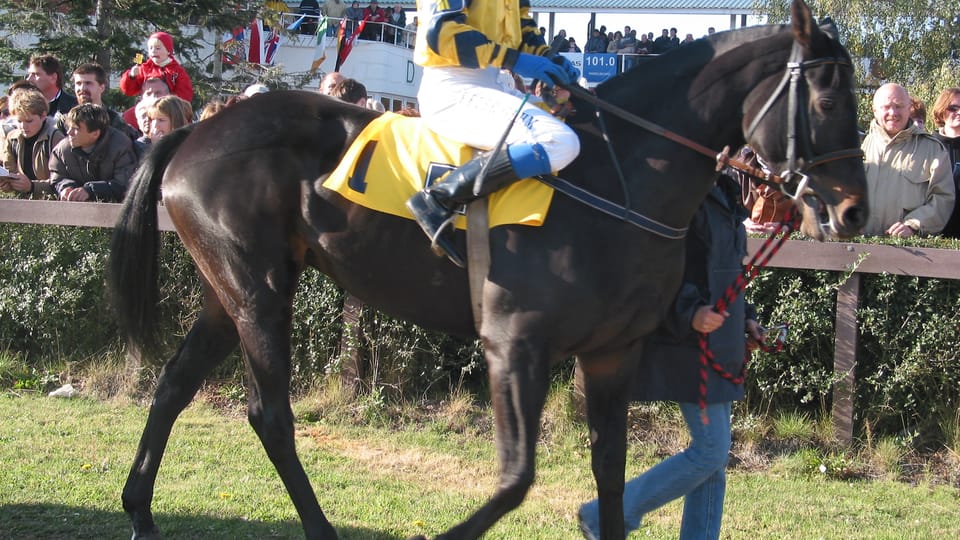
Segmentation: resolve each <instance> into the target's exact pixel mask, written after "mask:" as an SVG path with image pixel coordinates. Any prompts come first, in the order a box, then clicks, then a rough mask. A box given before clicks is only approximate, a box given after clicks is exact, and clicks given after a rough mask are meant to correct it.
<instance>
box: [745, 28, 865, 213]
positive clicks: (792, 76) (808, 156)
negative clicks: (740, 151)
mask: <svg viewBox="0 0 960 540" xmlns="http://www.w3.org/2000/svg"><path fill="white" fill-rule="evenodd" d="M802 56H803V54H802V48H801V46H800V44H799V43H798V42H796V41H795V42H794V43H793V50H792V51H791V53H790V60H788V61H787V69H786V71H785V72H784V74H783V78H782V79H780V84H778V85H777V89H776V90H774V92H773V94H771V95H770V97H769V98H768V99H767V102H766V103H765V104H764V105H763V107H762V108H761V109H760V112H759V113H758V114H757V116H755V117H754V119H753V122H751V123H750V127H749V128H748V129H747V133H746V137H745V138H746V140H747V141H749V140H750V139H751V138H752V137H753V134H754V132H755V131H756V130H757V128H758V127H759V126H760V122H761V121H762V120H763V118H764V117H765V116H766V114H767V113H768V112H769V111H770V109H771V108H772V107H773V104H774V103H775V102H776V101H777V100H778V99H780V96H781V95H783V93H784V92H788V93H787V108H788V111H787V169H786V170H785V171H783V172H782V173H780V175H779V176H777V175H761V176H759V177H758V178H759V179H760V180H761V181H764V182H769V183H773V184H780V190H781V191H783V193H784V194H785V195H787V196H788V197H790V198H793V199H795V198H797V197H799V196H801V195H803V193H804V192H805V191H806V190H807V189H809V185H808V184H809V182H810V178H809V176H807V174H806V173H807V171H809V170H810V169H812V168H814V167H816V166H818V165H823V164H825V163H829V162H831V161H837V160H840V159H852V158H857V159H863V150H861V149H860V148H846V149H843V150H836V151H834V152H828V153H826V154H821V155H819V156H813V155H812V154H813V149H812V148H813V144H812V142H811V140H810V130H809V127H810V115H809V113H808V111H807V108H806V107H801V104H802V103H804V102H805V99H801V98H805V97H806V96H807V94H808V86H807V83H806V81H807V78H806V76H805V75H804V71H806V70H809V69H814V68H818V67H821V66H825V65H835V66H840V67H849V68H851V69H853V66H852V65H851V64H850V62H849V61H848V60H846V59H845V58H842V57H839V56H833V57H824V58H814V59H812V60H803V59H802ZM801 81H803V84H800V82H801ZM788 88H789V90H787V89H788ZM799 137H802V139H800V142H801V152H802V154H800V155H798V153H797V139H798V138H799ZM801 158H802V159H803V166H802V167H798V166H797V162H798V161H799V160H800V159H801ZM745 172H746V171H745ZM748 174H750V173H748ZM788 186H792V187H793V190H792V191H793V192H792V193H791V190H790V189H789V188H788Z"/></svg>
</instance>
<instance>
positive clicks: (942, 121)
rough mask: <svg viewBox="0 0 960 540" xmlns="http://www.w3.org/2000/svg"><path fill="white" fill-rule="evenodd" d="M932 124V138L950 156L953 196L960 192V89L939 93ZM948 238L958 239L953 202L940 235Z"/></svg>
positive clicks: (958, 208) (958, 217)
mask: <svg viewBox="0 0 960 540" xmlns="http://www.w3.org/2000/svg"><path fill="white" fill-rule="evenodd" d="M933 123H934V124H935V125H936V126H937V131H935V132H934V133H933V136H934V137H936V139H937V140H938V141H940V142H941V143H942V144H943V146H944V147H946V149H947V153H948V154H949V155H950V170H951V171H953V188H954V194H956V193H957V192H960V88H956V87H955V88H947V89H946V90H944V91H943V92H940V96H939V97H937V101H936V102H935V103H934V104H933ZM940 234H941V235H943V236H946V237H948V238H960V205H958V204H957V202H956V200H954V204H953V212H951V214H950V219H949V220H947V224H946V225H945V226H944V227H943V231H941V233H940Z"/></svg>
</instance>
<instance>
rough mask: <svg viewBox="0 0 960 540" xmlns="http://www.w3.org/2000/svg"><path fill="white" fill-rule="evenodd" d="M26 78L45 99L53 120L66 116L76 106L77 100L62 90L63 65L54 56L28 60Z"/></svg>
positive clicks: (41, 56)
mask: <svg viewBox="0 0 960 540" xmlns="http://www.w3.org/2000/svg"><path fill="white" fill-rule="evenodd" d="M26 78H27V80H28V81H30V82H32V83H33V84H35V85H36V86H37V88H39V89H40V91H41V92H43V95H44V97H46V98H47V102H49V104H50V110H49V113H48V115H49V116H51V117H54V118H55V117H57V116H59V115H62V114H67V113H68V112H69V111H70V109H72V108H74V107H75V106H76V105H77V98H76V97H74V96H73V95H71V94H69V93H68V92H67V91H65V90H64V89H63V87H64V84H65V82H64V80H63V65H62V64H61V63H60V60H59V59H58V58H57V57H56V56H53V55H52V54H41V55H37V56H34V57H32V58H30V62H29V64H28V65H27V77H26Z"/></svg>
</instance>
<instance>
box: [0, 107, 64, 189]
mask: <svg viewBox="0 0 960 540" xmlns="http://www.w3.org/2000/svg"><path fill="white" fill-rule="evenodd" d="M49 106H50V104H49V102H48V101H47V98H46V96H44V95H43V94H42V93H41V92H40V91H39V90H18V91H16V92H14V93H13V94H11V95H10V98H9V108H10V114H11V115H12V116H13V118H15V119H16V127H15V128H14V129H13V130H12V131H11V132H10V133H9V134H7V137H6V143H5V144H4V148H3V166H4V167H5V168H6V169H7V171H9V173H8V176H6V177H3V178H0V190H2V191H12V192H16V193H17V196H18V197H21V198H31V199H43V198H53V197H55V196H56V192H54V190H53V185H52V184H51V182H50V169H49V165H48V164H49V161H50V153H51V151H52V150H53V148H54V147H55V146H56V145H57V143H59V142H60V141H61V140H63V138H64V134H63V132H62V131H60V130H58V129H57V122H56V120H54V118H53V117H52V116H49V114H48V111H49Z"/></svg>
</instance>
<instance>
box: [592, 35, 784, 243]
mask: <svg viewBox="0 0 960 540" xmlns="http://www.w3.org/2000/svg"><path fill="white" fill-rule="evenodd" d="M743 35H747V36H748V37H757V38H758V39H756V40H746V41H745V40H744V39H743ZM743 35H741V36H740V39H739V40H735V39H732V38H729V37H727V38H725V39H722V40H717V41H713V40H704V41H701V42H696V43H694V44H691V45H687V46H685V47H684V48H681V49H680V50H678V51H675V52H672V53H670V54H669V55H667V56H665V57H662V58H657V59H655V60H653V61H651V62H650V63H649V64H648V65H642V66H640V67H639V68H636V69H634V70H631V71H629V72H627V73H626V74H625V75H624V76H622V77H618V78H617V80H614V81H611V83H610V84H607V85H604V86H603V87H601V88H600V89H599V92H598V93H599V94H600V96H601V97H602V98H604V99H607V100H608V101H610V102H612V103H615V104H617V105H619V106H621V107H623V108H624V109H627V110H629V111H630V112H632V113H634V114H636V115H638V116H640V117H641V118H644V119H646V120H648V121H651V122H653V123H655V124H657V125H659V126H661V127H663V128H665V129H666V130H668V131H670V132H673V133H676V134H678V135H681V136H683V137H685V138H688V139H691V140H693V141H695V142H696V143H698V144H700V145H702V146H705V147H706V148H708V149H710V150H714V151H720V150H721V149H722V148H724V147H725V146H729V147H730V148H731V149H735V148H737V147H738V146H739V145H741V144H742V143H743V140H744V135H743V128H742V124H743V116H744V113H743V102H744V100H745V99H746V98H747V96H748V95H749V94H750V92H751V91H752V90H753V89H755V88H756V87H757V85H759V84H762V83H764V81H770V80H772V79H774V78H775V75H776V74H778V73H782V72H783V70H784V69H785V67H786V60H787V57H788V56H789V53H790V47H791V45H790V44H791V43H792V38H791V37H790V36H789V35H786V34H784V32H783V31H782V28H780V27H764V28H762V29H760V31H757V32H754V33H752V34H748V33H746V32H745V33H744V34H743ZM637 88H644V89H645V90H644V91H643V92H637ZM614 135H615V137H616V138H618V139H620V140H625V141H630V143H629V144H631V145H633V148H632V149H630V150H628V151H631V152H632V158H633V160H634V162H635V163H638V164H640V166H639V167H638V168H636V171H637V172H635V173H634V174H635V176H636V177H635V178H632V179H631V180H632V181H631V182H629V185H630V186H631V187H630V190H631V199H632V200H633V201H638V202H639V204H641V205H643V206H645V207H647V208H649V211H650V212H651V213H652V215H653V217H657V216H658V215H659V217H662V218H663V219H664V222H665V223H668V224H670V225H674V226H681V225H683V224H685V223H687V222H688V221H689V219H690V218H692V216H693V213H694V212H695V211H696V207H697V205H698V203H699V201H700V200H702V198H703V197H705V196H706V194H707V193H708V192H709V190H710V187H711V186H712V182H713V179H715V178H716V173H715V171H714V167H715V166H714V165H713V164H712V163H711V162H710V160H709V159H704V158H705V156H703V155H702V154H700V153H698V152H696V151H694V150H690V149H685V148H682V147H681V143H677V142H674V141H669V140H667V139H665V138H664V137H663V136H662V135H658V134H654V133H653V132H651V131H649V130H646V129H642V128H639V127H628V128H623V129H622V130H618V133H616V134H614ZM639 171H642V172H639ZM629 175H630V173H628V176H629ZM658 205H659V207H660V208H657V206H658Z"/></svg>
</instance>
